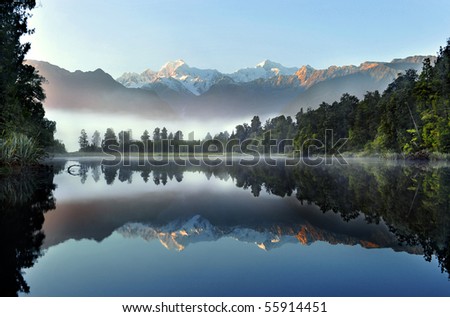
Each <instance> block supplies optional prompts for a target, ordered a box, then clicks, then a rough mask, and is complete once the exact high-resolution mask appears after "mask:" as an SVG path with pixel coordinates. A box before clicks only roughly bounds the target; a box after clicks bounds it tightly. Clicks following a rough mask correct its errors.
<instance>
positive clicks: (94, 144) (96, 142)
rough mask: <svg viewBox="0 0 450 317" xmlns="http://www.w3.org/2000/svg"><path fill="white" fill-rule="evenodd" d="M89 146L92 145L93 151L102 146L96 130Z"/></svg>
mask: <svg viewBox="0 0 450 317" xmlns="http://www.w3.org/2000/svg"><path fill="white" fill-rule="evenodd" d="M91 144H92V147H93V150H97V149H99V148H100V146H101V144H102V139H101V137H100V132H98V131H97V130H95V132H94V134H93V135H92V143H91Z"/></svg>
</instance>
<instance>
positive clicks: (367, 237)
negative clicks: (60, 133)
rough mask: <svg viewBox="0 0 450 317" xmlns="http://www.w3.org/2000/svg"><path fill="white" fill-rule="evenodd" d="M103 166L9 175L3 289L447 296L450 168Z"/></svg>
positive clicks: (1, 194)
mask: <svg viewBox="0 0 450 317" xmlns="http://www.w3.org/2000/svg"><path fill="white" fill-rule="evenodd" d="M100 163H101V162H100V161H99V160H96V161H95V160H92V161H90V160H87V159H83V160H77V161H73V160H72V161H65V160H54V161H52V162H49V163H48V164H49V166H51V167H50V168H49V170H42V171H41V170H34V171H30V173H23V174H21V175H16V176H15V177H9V178H5V177H3V178H0V203H1V206H2V212H1V216H0V237H1V240H0V241H1V249H0V251H1V252H2V264H1V268H0V269H1V271H0V275H1V280H2V287H1V288H2V290H1V292H2V295H6V296H14V295H16V294H17V295H19V296H449V295H450V282H449V269H450V248H449V247H450V167H449V166H448V165H445V164H440V165H433V164H417V163H414V164H413V163H395V162H386V161H375V160H370V161H357V160H351V161H349V165H340V164H333V165H320V166H315V167H312V166H307V165H305V164H299V165H298V166H293V167H283V166H282V164H279V166H267V165H264V164H261V165H258V166H253V167H249V166H241V165H238V164H234V165H233V166H226V165H225V164H222V165H219V166H215V167H211V166H206V165H201V166H177V165H175V164H173V163H171V164H169V165H168V166H152V165H150V164H146V165H145V166H139V164H138V163H137V162H131V163H129V164H125V165H124V164H121V165H117V166H107V165H102V164H100ZM71 165H77V166H74V167H72V168H71V169H70V173H69V172H68V169H67V168H68V167H69V166H71ZM126 165H128V166H126Z"/></svg>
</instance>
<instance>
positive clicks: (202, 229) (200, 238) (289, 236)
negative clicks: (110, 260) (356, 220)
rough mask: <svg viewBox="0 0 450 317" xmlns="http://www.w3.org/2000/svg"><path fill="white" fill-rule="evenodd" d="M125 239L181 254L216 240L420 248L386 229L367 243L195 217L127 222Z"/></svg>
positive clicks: (303, 229)
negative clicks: (405, 244)
mask: <svg viewBox="0 0 450 317" xmlns="http://www.w3.org/2000/svg"><path fill="white" fill-rule="evenodd" d="M118 232H119V233H121V234H122V235H123V236H125V237H132V238H134V237H141V238H143V239H145V240H147V241H150V240H155V239H157V240H159V241H160V242H161V243H162V245H164V247H166V248H167V249H172V250H177V251H182V250H184V249H185V248H186V247H187V246H188V245H189V244H192V243H196V242H205V241H216V240H218V239H220V238H224V237H229V238H233V239H236V240H238V241H241V242H248V243H254V244H255V245H257V246H258V247H259V248H261V249H263V250H271V249H273V248H277V247H280V246H282V245H283V244H285V243H301V244H303V245H309V244H311V243H314V242H316V241H325V242H328V243H330V244H346V245H357V244H358V245H361V246H362V247H364V248H380V247H390V248H392V249H393V250H396V251H407V252H410V253H419V252H420V248H412V247H401V246H399V245H398V242H397V239H396V238H395V236H393V235H392V234H390V233H389V232H388V231H387V230H378V232H377V234H373V235H372V236H370V237H369V239H370V241H368V240H363V239H361V237H357V236H351V235H349V234H342V233H336V232H332V231H328V230H325V229H323V228H319V227H315V226H313V225H311V224H309V223H304V224H291V225H287V224H282V225H277V224H272V225H269V226H257V227H255V228H245V227H241V226H234V227H221V226H214V225H212V224H211V223H210V222H209V221H208V220H207V219H205V218H203V217H201V216H199V215H196V216H194V217H192V218H190V219H188V220H187V221H181V220H179V219H178V220H174V221H172V222H170V223H168V224H166V225H163V226H152V225H145V224H141V223H129V224H126V225H125V226H123V227H121V228H119V229H118ZM364 238H365V237H364Z"/></svg>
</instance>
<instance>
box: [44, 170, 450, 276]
mask: <svg viewBox="0 0 450 317" xmlns="http://www.w3.org/2000/svg"><path fill="white" fill-rule="evenodd" d="M80 165H81V167H80V168H81V170H82V171H83V172H82V173H80V176H79V177H80V181H81V182H82V183H84V182H85V181H86V178H88V177H92V179H93V180H94V181H95V182H102V181H103V182H105V183H106V184H107V185H114V184H115V182H120V183H127V184H132V183H133V181H134V180H135V179H136V178H138V179H141V180H142V181H143V182H144V183H145V184H147V185H148V186H149V185H152V184H154V185H155V186H157V187H159V186H163V187H164V186H166V185H168V184H170V183H171V182H183V179H184V174H185V173H187V172H189V173H192V172H194V173H201V174H204V175H205V176H206V178H207V179H208V181H207V182H210V181H211V178H214V179H218V180H223V181H229V180H231V181H232V182H233V183H234V185H235V186H236V187H237V188H242V189H244V190H247V191H250V192H251V193H252V195H253V196H254V197H260V196H261V195H262V194H263V193H266V194H267V193H268V194H270V195H271V196H279V197H291V198H294V197H295V201H296V202H297V203H294V202H292V199H291V200H287V201H286V204H287V205H283V207H282V208H281V207H280V204H281V203H279V202H277V203H274V202H270V201H266V200H263V199H260V200H251V201H249V200H247V199H245V200H244V199H240V198H238V197H234V198H233V197H229V196H227V195H226V193H221V192H219V193H216V194H214V196H213V195H211V194H209V193H208V192H207V189H202V188H199V189H198V190H197V191H195V190H194V189H193V191H191V192H189V193H187V192H176V191H175V192H174V191H162V192H152V191H149V192H148V193H146V194H145V195H144V196H142V197H140V198H138V199H136V197H130V198H129V199H126V198H123V199H121V200H117V199H116V200H114V202H113V204H111V203H110V202H108V199H103V200H102V201H96V202H95V203H94V202H90V203H82V204H80V203H76V204H75V203H71V204H66V206H65V208H66V209H67V212H68V213H70V210H79V209H83V208H85V209H86V208H87V209H89V210H90V212H89V213H87V214H86V215H85V217H87V218H90V217H92V219H91V220H92V221H87V220H86V219H84V220H83V223H86V222H88V223H90V222H92V223H94V224H96V228H97V229H95V228H91V229H86V228H84V229H83V228H82V226H81V225H80V226H78V227H76V221H73V220H71V222H72V226H73V228H72V229H70V230H72V233H71V234H67V232H66V235H67V236H71V237H76V238H80V237H90V238H96V239H99V240H101V239H103V238H105V237H106V236H108V235H110V234H111V233H112V232H113V231H115V230H118V231H119V232H120V233H121V234H123V235H125V236H140V237H143V238H145V239H147V240H151V239H159V240H160V241H161V243H163V244H164V245H165V246H167V247H168V248H172V249H176V250H183V249H184V248H185V247H186V246H187V245H189V244H190V243H192V242H193V241H209V240H217V239H219V238H220V237H223V236H227V237H233V238H235V239H237V240H241V241H247V242H249V241H251V242H253V243H255V244H256V245H258V246H259V247H260V248H263V249H270V248H273V247H276V246H280V245H282V244H283V243H285V242H294V241H295V242H296V243H298V242H300V243H304V244H309V243H312V242H314V241H318V240H321V241H327V242H329V243H332V244H336V243H344V244H348V245H354V244H359V245H361V246H363V247H366V248H375V247H389V248H391V249H393V250H398V251H407V252H409V253H421V254H423V255H424V257H425V259H426V260H427V261H430V260H431V258H432V256H433V255H435V256H436V257H437V259H438V261H439V265H440V267H441V269H442V271H443V272H447V273H448V272H449V269H450V264H449V263H450V261H449V242H450V230H449V229H450V168H449V167H448V166H433V165H420V164H419V165H417V164H396V163H391V162H381V163H380V162H370V163H361V162H351V164H350V165H348V166H340V165H333V166H318V167H308V166H304V165H301V166H296V167H289V168H286V167H283V166H278V167H274V166H266V165H261V166H255V167H246V166H239V165H234V166H224V165H220V166H216V167H211V166H187V167H183V166H177V165H174V164H171V165H169V166H166V167H155V166H150V165H148V166H138V164H137V163H133V162H131V163H130V166H100V165H99V163H98V162H81V163H80ZM100 173H102V174H103V176H104V177H103V178H104V179H103V180H102V179H101V177H100ZM148 188H153V187H148ZM184 190H185V189H183V191H184ZM130 194H131V193H130ZM187 195H188V197H186V196H187ZM230 199H231V200H233V199H234V200H235V201H234V202H233V201H230ZM211 200H212V201H211ZM86 204H89V206H88V205H86ZM316 206H317V207H318V208H320V210H321V211H322V212H323V214H324V216H322V217H321V216H320V215H318V214H317V212H315V211H314V210H313V207H315V208H317V207H316ZM180 209H182V210H180ZM124 210H125V211H126V213H125V212H124ZM106 212H108V213H109V215H111V214H113V215H114V216H111V217H110V218H109V221H108V223H104V226H99V224H98V221H99V220H98V219H101V218H102V217H103V216H101V215H104V214H105V213H106ZM330 215H336V216H335V217H331V216H330ZM65 217H66V218H67V217H68V216H67V214H66V216H65ZM336 217H337V218H336ZM68 218H70V217H68ZM337 219H338V220H337ZM101 221H103V220H101ZM378 224H379V225H378ZM99 227H102V228H103V234H99V231H102V230H99V229H98V228H99ZM70 230H69V231H70ZM86 232H89V233H88V234H87V235H86V234H85V233H86ZM53 243H56V241H55V242H53Z"/></svg>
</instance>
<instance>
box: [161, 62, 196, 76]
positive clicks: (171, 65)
mask: <svg viewBox="0 0 450 317" xmlns="http://www.w3.org/2000/svg"><path fill="white" fill-rule="evenodd" d="M180 68H181V69H180ZM189 68H190V67H189V66H188V65H187V64H186V63H185V61H183V60H182V59H177V60H176V61H171V62H167V63H165V64H164V65H163V66H162V67H161V69H160V70H159V72H158V75H159V76H163V77H176V76H177V75H178V72H177V70H178V69H180V70H181V71H182V72H183V70H186V69H189Z"/></svg>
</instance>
